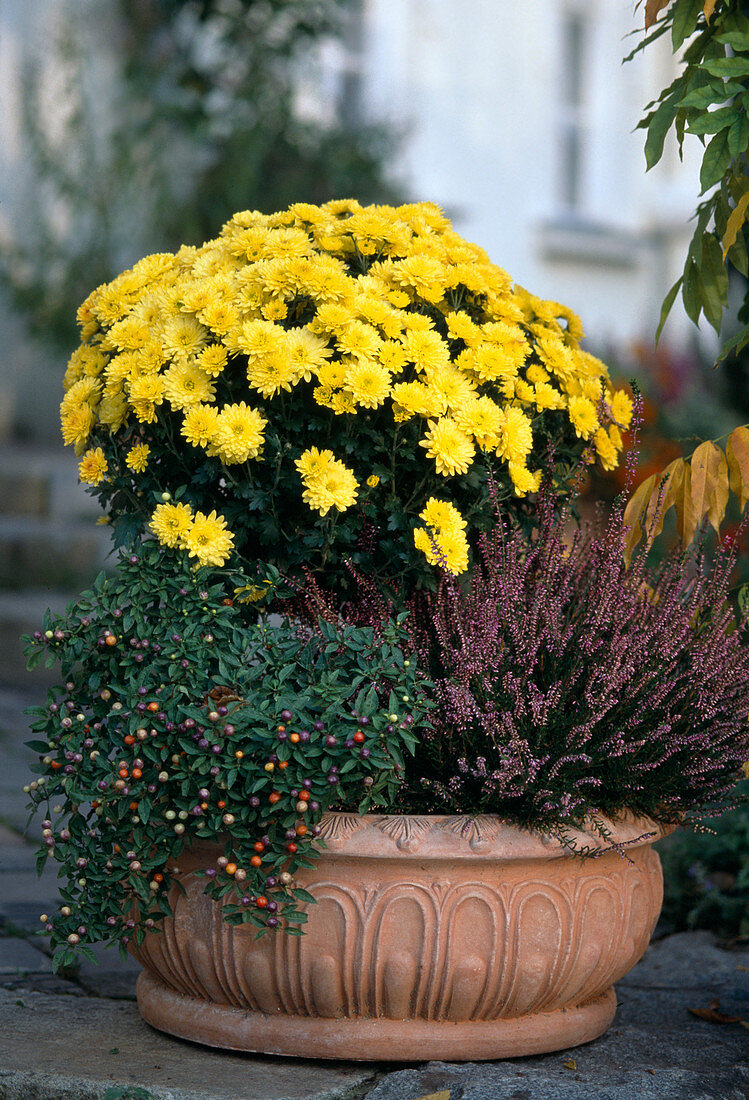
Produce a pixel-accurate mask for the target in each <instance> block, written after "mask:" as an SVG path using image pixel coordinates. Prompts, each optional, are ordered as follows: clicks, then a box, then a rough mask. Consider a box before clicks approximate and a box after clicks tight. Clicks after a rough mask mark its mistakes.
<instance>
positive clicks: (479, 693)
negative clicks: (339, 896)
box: [399, 499, 749, 839]
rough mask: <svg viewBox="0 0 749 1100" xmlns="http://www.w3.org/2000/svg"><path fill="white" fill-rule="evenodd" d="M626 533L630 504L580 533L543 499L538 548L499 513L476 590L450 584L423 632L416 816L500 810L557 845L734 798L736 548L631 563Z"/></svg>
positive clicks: (745, 657) (737, 748) (744, 733)
mask: <svg viewBox="0 0 749 1100" xmlns="http://www.w3.org/2000/svg"><path fill="white" fill-rule="evenodd" d="M572 531H574V533H572ZM625 532H626V527H625V526H624V524H623V520H622V515H621V511H620V510H619V511H615V512H614V514H613V516H612V517H611V519H610V521H609V523H608V525H607V526H606V527H605V529H604V530H603V531H602V532H601V533H596V530H595V529H593V528H591V529H587V530H586V529H577V530H575V529H574V528H573V527H572V526H571V523H570V517H569V516H568V515H566V514H565V511H564V509H559V508H558V507H556V506H555V502H554V501H553V500H549V499H546V500H545V502H544V503H543V505H542V508H541V517H540V525H539V528H538V530H537V532H536V533H535V536H534V538H533V539H532V540H528V539H527V538H526V537H524V536H523V535H522V533H521V532H519V531H518V530H517V529H513V528H512V527H511V526H510V525H509V524H508V523H507V522H506V520H504V519H503V518H502V517H499V520H498V524H497V527H496V528H495V530H494V531H493V532H492V533H491V534H490V535H489V536H487V537H483V538H482V539H481V543H480V560H479V561H478V562H477V563H476V565H475V568H474V571H473V575H472V578H471V582H470V585H460V584H458V583H456V582H455V581H453V580H450V579H447V580H445V582H444V583H443V585H442V587H441V589H440V591H439V593H438V594H437V597H436V599H434V600H433V601H432V602H431V608H430V610H429V613H428V614H427V615H426V616H424V617H422V618H421V619H420V620H419V619H417V620H416V621H415V622H414V625H413V631H412V632H413V634H414V636H415V643H416V650H417V653H418V657H419V663H420V665H421V667H423V668H424V669H425V670H426V672H427V674H428V675H429V677H430V679H431V680H433V681H434V689H433V690H434V701H435V708H434V711H433V713H432V721H431V728H430V729H425V730H424V731H423V732H422V734H421V736H420V738H419V749H418V753H417V754H416V755H415V756H414V757H413V758H411V759H410V760H409V762H408V766H407V771H406V775H405V780H404V785H403V787H402V788H401V791H400V793H399V800H400V802H401V804H402V806H403V808H404V809H409V808H410V809H420V808H426V809H428V810H436V809H438V808H441V809H442V810H443V811H444V812H463V813H465V812H468V813H498V814H501V815H502V816H503V817H505V818H507V819H508V820H511V821H514V822H517V823H519V824H521V825H525V826H528V827H530V828H533V829H535V830H539V831H541V832H545V833H551V834H554V835H557V836H559V837H560V838H562V839H563V838H564V837H565V835H566V833H567V831H568V829H569V828H570V827H571V826H577V825H581V824H582V823H583V822H585V821H588V822H589V823H591V822H592V823H593V824H594V825H595V824H596V822H598V823H600V821H601V818H602V817H610V818H611V817H613V818H616V817H618V816H619V815H620V814H622V813H623V812H625V811H626V812H630V813H634V814H638V815H643V816H646V817H649V818H651V819H652V820H654V821H657V822H660V823H662V824H677V823H680V822H683V823H686V822H688V821H689V820H690V818H691V817H694V816H695V815H704V814H706V813H708V812H713V813H715V812H720V811H721V810H723V809H725V808H726V807H727V806H728V805H730V804H731V803H732V801H733V800H734V798H735V797H736V795H735V785H736V783H737V781H738V780H739V779H741V777H742V775H743V774H744V772H743V771H742V765H744V766H745V762H746V761H747V760H748V759H749V726H748V724H747V723H748V722H749V646H747V637H746V632H747V624H746V617H744V618H742V619H741V620H737V618H736V616H735V612H734V610H733V609H732V604H731V601H730V599H729V583H730V576H731V570H732V568H733V566H734V564H735V554H734V553H733V551H732V549H731V547H730V545H728V544H724V545H723V546H722V547H721V548H720V550H719V551H718V555H717V559H716V560H715V561H713V562H712V563H710V562H707V561H706V560H705V559H704V557H699V556H698V557H695V556H688V555H681V556H672V557H671V558H669V559H667V560H665V561H664V562H663V563H662V564H661V565H659V566H658V567H654V568H653V567H649V566H648V565H647V562H646V558H645V556H644V555H642V554H641V555H640V556H639V557H637V558H636V559H635V560H634V562H633V563H632V565H631V567H630V568H627V567H626V566H625V564H624V561H623V555H622V544H623V539H624V535H625Z"/></svg>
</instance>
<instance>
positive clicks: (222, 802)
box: [216, 798, 226, 810]
mask: <svg viewBox="0 0 749 1100" xmlns="http://www.w3.org/2000/svg"><path fill="white" fill-rule="evenodd" d="M216 805H217V806H218V808H219V810H223V808H224V806H225V805H226V802H225V801H224V799H223V798H220V799H219V800H218V802H217V803H216Z"/></svg>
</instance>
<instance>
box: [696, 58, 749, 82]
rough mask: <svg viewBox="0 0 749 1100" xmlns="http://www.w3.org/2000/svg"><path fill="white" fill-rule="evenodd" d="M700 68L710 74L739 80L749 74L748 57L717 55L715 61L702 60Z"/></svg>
mask: <svg viewBox="0 0 749 1100" xmlns="http://www.w3.org/2000/svg"><path fill="white" fill-rule="evenodd" d="M702 68H703V69H704V70H705V72H708V73H710V75H711V76H724V77H727V78H728V79H729V80H730V79H731V78H733V79H735V80H739V79H740V78H741V77H746V76H749V57H718V58H716V59H715V61H703V62H702Z"/></svg>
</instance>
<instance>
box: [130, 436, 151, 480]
mask: <svg viewBox="0 0 749 1100" xmlns="http://www.w3.org/2000/svg"><path fill="white" fill-rule="evenodd" d="M150 453H151V448H150V447H149V446H148V444H147V443H136V444H134V446H132V447H131V448H130V450H129V451H128V452H127V454H126V455H125V465H126V466H127V467H129V469H131V470H133V472H134V473H136V474H142V473H143V471H144V470H145V468H146V466H147V465H148V456H149V454H150Z"/></svg>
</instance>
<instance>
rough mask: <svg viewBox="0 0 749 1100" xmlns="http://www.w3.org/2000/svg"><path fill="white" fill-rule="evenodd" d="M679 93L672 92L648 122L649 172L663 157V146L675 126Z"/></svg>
mask: <svg viewBox="0 0 749 1100" xmlns="http://www.w3.org/2000/svg"><path fill="white" fill-rule="evenodd" d="M678 102H679V93H678V92H672V93H671V95H670V96H668V97H667V98H666V99H664V100H663V102H662V103H661V104H660V106H659V107H658V108H657V109H656V110H655V111H653V113H652V114H651V115H650V116H649V118H648V120H647V131H648V133H647V137H646V139H645V163H646V164H647V167H648V171H649V170H650V169H651V168H653V167H654V166H655V165H656V164H657V163H658V161H659V160H660V159H661V157H662V156H663V145H664V142H665V140H666V134H667V133H668V131H669V129H670V128H671V126H672V125H673V122H674V119H675V117H676V112H677V109H678Z"/></svg>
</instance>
